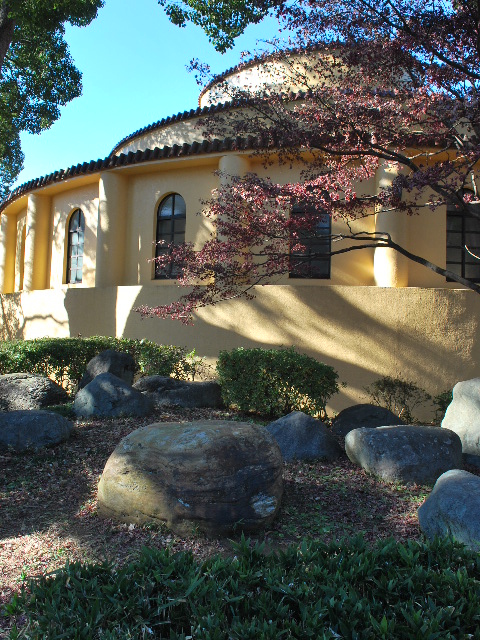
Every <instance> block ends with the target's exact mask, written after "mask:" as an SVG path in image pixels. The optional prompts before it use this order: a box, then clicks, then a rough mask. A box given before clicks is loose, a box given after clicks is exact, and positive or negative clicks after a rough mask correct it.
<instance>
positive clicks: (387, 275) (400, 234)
mask: <svg viewBox="0 0 480 640" xmlns="http://www.w3.org/2000/svg"><path fill="white" fill-rule="evenodd" d="M396 176H397V171H396V169H392V168H390V167H388V166H387V165H386V164H385V163H383V164H381V165H380V166H379V168H378V170H377V189H378V190H380V189H384V188H385V187H389V186H391V184H392V182H393V180H394V178H395V177H396ZM375 231H377V232H383V233H389V234H390V236H391V237H392V240H393V241H394V242H397V243H398V244H400V245H401V246H403V247H404V246H405V245H406V243H407V239H408V230H407V214H406V213H401V212H396V211H380V212H379V213H377V215H376V216H375ZM373 273H374V278H375V284H377V285H378V286H379V287H406V286H408V261H407V259H406V258H405V257H404V256H402V255H400V254H399V253H398V252H397V251H395V250H394V249H383V248H377V249H375V255H374V261H373Z"/></svg>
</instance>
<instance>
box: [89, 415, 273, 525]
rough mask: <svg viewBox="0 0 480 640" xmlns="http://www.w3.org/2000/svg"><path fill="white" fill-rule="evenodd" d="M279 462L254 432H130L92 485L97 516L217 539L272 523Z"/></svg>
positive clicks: (175, 428)
mask: <svg viewBox="0 0 480 640" xmlns="http://www.w3.org/2000/svg"><path fill="white" fill-rule="evenodd" d="M282 471H283V460H282V455H281V453H280V450H279V448H278V446H277V444H276V442H275V440H274V439H273V438H272V437H271V436H270V435H269V434H268V432H267V431H266V430H265V429H264V428H263V427H260V426H257V425H252V424H249V423H241V422H228V421H222V420H206V421H198V422H187V423H177V422H171V423H158V424H152V425H149V426H148V427H143V428H141V429H137V430H136V431H133V432H132V433H130V434H129V435H128V436H127V437H126V438H124V439H123V440H122V441H121V442H120V444H119V445H118V446H117V447H116V449H115V451H114V452H113V453H112V455H111V456H110V458H109V459H108V461H107V464H106V465H105V469H104V471H103V474H102V477H101V479H100V482H99V485H98V510H99V515H101V516H103V517H107V518H114V519H116V520H120V521H122V522H130V523H144V522H166V523H167V525H168V526H169V527H171V528H173V529H174V530H175V531H178V532H181V533H185V532H191V531H192V529H197V528H198V529H199V530H201V531H204V532H206V533H208V534H213V535H224V534H226V533H229V532H231V531H233V530H237V529H240V530H246V531H251V530H255V529H257V528H259V527H264V526H265V525H267V524H269V523H270V522H271V521H272V520H273V518H274V517H275V515H276V513H277V511H278V509H279V506H280V501H281V497H282V492H283V479H282Z"/></svg>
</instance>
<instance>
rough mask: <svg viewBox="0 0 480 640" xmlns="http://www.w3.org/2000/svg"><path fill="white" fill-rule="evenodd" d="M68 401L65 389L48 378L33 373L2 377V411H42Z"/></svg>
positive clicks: (0, 394)
mask: <svg viewBox="0 0 480 640" xmlns="http://www.w3.org/2000/svg"><path fill="white" fill-rule="evenodd" d="M67 401H68V394H67V392H66V391H65V389H64V388H63V387H61V386H60V385H59V384H57V383H56V382H54V381H53V380H50V378H47V377H46V376H39V375H32V374H31V373H7V374H5V375H3V376H0V411H18V410H21V409H42V408H44V407H48V406H51V405H53V404H62V403H64V402H67Z"/></svg>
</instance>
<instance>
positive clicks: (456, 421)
mask: <svg viewBox="0 0 480 640" xmlns="http://www.w3.org/2000/svg"><path fill="white" fill-rule="evenodd" d="M442 427H445V428H446V429H450V430H451V431H455V433H457V434H458V435H459V437H460V440H461V441H462V450H463V459H464V461H465V462H466V463H467V464H473V465H474V466H476V467H480V378H474V379H473V380H466V381H464V382H458V383H457V384H456V385H455V386H454V387H453V399H452V402H451V403H450V404H449V405H448V408H447V411H446V413H445V417H444V418H443V420H442Z"/></svg>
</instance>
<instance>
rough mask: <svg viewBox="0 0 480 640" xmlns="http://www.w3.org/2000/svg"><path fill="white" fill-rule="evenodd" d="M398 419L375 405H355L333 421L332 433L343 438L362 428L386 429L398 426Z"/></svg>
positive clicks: (341, 412)
mask: <svg viewBox="0 0 480 640" xmlns="http://www.w3.org/2000/svg"><path fill="white" fill-rule="evenodd" d="M399 422H401V420H400V418H399V417H398V416H396V415H395V414H394V413H392V412H391V411H389V410H388V409H385V407H379V406H378V405H376V404H356V405H354V406H353V407H348V408H347V409H344V410H343V411H340V413H339V414H338V416H337V417H336V418H335V419H334V420H333V423H332V433H333V434H335V435H336V436H341V437H342V438H344V437H345V436H346V435H347V433H348V432H349V431H353V430H354V429H361V428H362V427H368V428H373V427H387V426H392V425H398V423H399Z"/></svg>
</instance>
